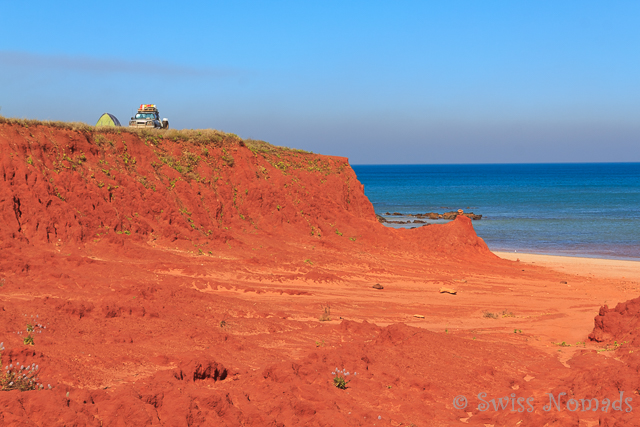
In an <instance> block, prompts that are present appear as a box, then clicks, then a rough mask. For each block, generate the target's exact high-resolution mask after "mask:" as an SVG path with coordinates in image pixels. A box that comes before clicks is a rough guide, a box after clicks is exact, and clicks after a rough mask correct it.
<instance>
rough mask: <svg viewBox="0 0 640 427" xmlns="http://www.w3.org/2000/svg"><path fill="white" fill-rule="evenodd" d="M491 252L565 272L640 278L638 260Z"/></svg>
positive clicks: (506, 257)
mask: <svg viewBox="0 0 640 427" xmlns="http://www.w3.org/2000/svg"><path fill="white" fill-rule="evenodd" d="M493 253H494V254H496V255H498V256H499V257H500V258H504V259H508V260H511V261H516V260H520V262H523V263H527V264H536V265H541V266H544V267H548V268H550V269H553V270H557V271H560V272H565V273H572V274H579V275H594V276H599V277H616V278H622V279H633V280H638V279H639V278H640V261H626V260H616V259H603V258H581V257H570V256H557V255H538V254H526V253H521V252H498V251H494V252H493Z"/></svg>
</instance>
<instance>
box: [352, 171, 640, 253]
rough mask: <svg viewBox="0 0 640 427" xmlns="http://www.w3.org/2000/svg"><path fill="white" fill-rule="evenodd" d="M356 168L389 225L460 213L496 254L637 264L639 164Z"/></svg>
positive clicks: (435, 221) (432, 221) (375, 207)
mask: <svg viewBox="0 0 640 427" xmlns="http://www.w3.org/2000/svg"><path fill="white" fill-rule="evenodd" d="M352 167H353V169H354V171H355V172H356V174H357V176H358V180H359V181H360V182H361V183H362V184H364V190H365V194H366V195H367V197H368V198H369V200H371V202H372V203H373V207H374V209H375V211H376V213H377V214H379V215H382V216H383V217H385V218H387V219H391V220H411V221H413V220H415V219H416V218H411V217H403V216H389V215H386V213H387V212H389V213H394V212H399V213H402V214H419V213H427V212H437V213H444V212H448V211H456V210H458V209H463V210H464V211H465V213H466V212H473V213H475V214H479V215H482V219H480V220H476V221H473V226H474V228H475V230H476V233H477V234H478V235H479V236H480V237H482V238H483V239H484V241H485V242H486V243H487V245H489V248H490V249H491V250H494V251H511V252H513V251H517V252H524V253H536V254H549V255H566V256H582V257H595V258H612V259H623V260H624V259H626V260H636V261H640V163H567V164H557V163H554V164H477V165H468V164H465V165H353V166H352ZM427 222H428V223H442V222H446V221H444V220H427ZM386 225H387V226H392V227H415V226H421V225H422V224H414V223H412V224H407V225H400V224H386Z"/></svg>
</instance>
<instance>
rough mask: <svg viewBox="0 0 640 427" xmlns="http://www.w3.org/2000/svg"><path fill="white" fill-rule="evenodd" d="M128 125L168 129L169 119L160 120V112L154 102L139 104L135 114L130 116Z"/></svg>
mask: <svg viewBox="0 0 640 427" xmlns="http://www.w3.org/2000/svg"><path fill="white" fill-rule="evenodd" d="M129 127H131V128H154V129H169V120H168V119H162V120H160V113H159V112H158V109H157V108H156V105H155V104H141V105H140V108H138V112H137V113H136V116H135V117H131V121H130V122H129Z"/></svg>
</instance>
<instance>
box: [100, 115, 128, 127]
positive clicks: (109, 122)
mask: <svg viewBox="0 0 640 427" xmlns="http://www.w3.org/2000/svg"><path fill="white" fill-rule="evenodd" d="M96 126H111V127H114V126H122V125H121V124H120V122H119V121H118V119H117V118H116V116H114V115H113V114H109V113H104V114H103V115H102V116H100V119H99V120H98V123H96Z"/></svg>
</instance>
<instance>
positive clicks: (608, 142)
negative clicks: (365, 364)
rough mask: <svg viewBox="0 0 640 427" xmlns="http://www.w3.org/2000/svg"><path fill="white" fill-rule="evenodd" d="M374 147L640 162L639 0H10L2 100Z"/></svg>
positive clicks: (3, 38) (24, 110) (336, 146)
mask: <svg viewBox="0 0 640 427" xmlns="http://www.w3.org/2000/svg"><path fill="white" fill-rule="evenodd" d="M141 103H155V104H157V105H158V108H159V109H160V114H161V116H162V117H167V118H168V119H169V121H170V124H171V127H174V128H214V129H220V130H223V131H226V132H232V133H236V134H238V135H240V136H241V137H243V138H254V139H262V140H265V141H268V142H271V143H273V144H276V145H284V146H289V147H295V148H301V149H306V150H310V151H313V152H316V153H322V154H332V155H340V156H346V157H349V159H350V161H351V163H353V164H367V163H369V164H371V163H374V164H376V163H378V164H379V163H505V162H507V163H510V162H513V163H519V162H608V161H611V162H622V161H634V162H638V161H640V1H637V0H633V1H606V2H605V1H589V0H579V1H571V0H563V1H557V0H553V1H540V0H535V1H534V0H531V1H526V0H522V1H520V0H518V1H514V0H509V1H490V2H486V1H478V0H473V1H441V0H438V1H390V0H389V1H385V2H382V1H344V0H343V1H335V2H334V1H316V2H310V1H296V2H293V1H292V2H285V1H253V2H248V1H238V0H236V1H227V2H216V1H184V2H174V1H157V0H156V1H149V2H144V1H127V2H124V1H110V2H109V1H106V2H96V1H86V0H84V1H73V0H71V1H64V2H52V1H40V0H37V1H28V2H20V1H9V0H0V107H2V109H1V110H0V114H2V115H4V116H5V117H20V118H22V117H25V118H37V119H49V120H64V121H82V122H86V123H90V124H95V122H96V121H97V120H98V118H99V117H100V115H101V114H102V113H104V112H109V113H112V114H114V115H115V116H116V117H118V118H119V119H120V121H121V122H123V123H126V122H128V119H129V117H130V116H131V114H132V113H133V112H135V108H136V107H137V106H138V105H139V104H141Z"/></svg>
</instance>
